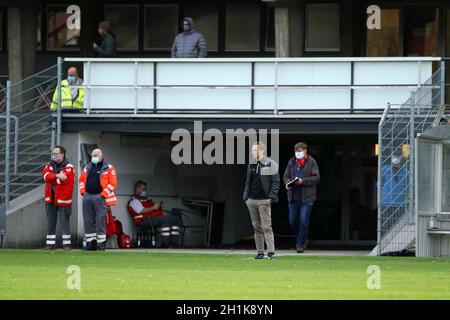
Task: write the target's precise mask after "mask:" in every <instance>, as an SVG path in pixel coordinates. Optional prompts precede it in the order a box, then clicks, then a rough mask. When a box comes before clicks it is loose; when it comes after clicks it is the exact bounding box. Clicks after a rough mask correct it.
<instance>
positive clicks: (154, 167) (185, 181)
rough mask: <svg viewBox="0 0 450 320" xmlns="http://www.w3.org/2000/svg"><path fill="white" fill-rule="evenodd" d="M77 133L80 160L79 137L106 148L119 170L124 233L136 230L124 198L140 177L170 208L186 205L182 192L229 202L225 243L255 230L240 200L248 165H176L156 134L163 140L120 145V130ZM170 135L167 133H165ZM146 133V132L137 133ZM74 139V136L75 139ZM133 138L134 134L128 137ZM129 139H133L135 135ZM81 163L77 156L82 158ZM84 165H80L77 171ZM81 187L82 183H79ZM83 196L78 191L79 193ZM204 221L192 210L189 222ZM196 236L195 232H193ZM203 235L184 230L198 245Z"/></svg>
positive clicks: (187, 240) (116, 211)
mask: <svg viewBox="0 0 450 320" xmlns="http://www.w3.org/2000/svg"><path fill="white" fill-rule="evenodd" d="M74 135H78V152H79V155H78V160H80V159H81V153H80V152H81V150H80V147H79V146H80V144H81V143H88V144H93V143H96V144H98V146H99V147H100V148H101V149H102V150H103V153H104V156H105V159H106V161H108V162H109V163H111V164H113V165H114V166H115V167H116V169H117V172H118V187H117V195H118V197H119V201H120V204H119V205H117V206H114V207H113V208H112V212H113V215H115V216H116V217H117V218H118V219H119V220H120V221H121V222H122V224H123V226H124V231H125V233H128V234H130V235H131V234H132V233H133V231H134V224H133V221H132V218H131V216H130V215H129V213H128V212H127V210H126V204H127V202H128V200H129V197H130V195H131V193H132V192H133V185H134V183H135V181H136V180H139V179H142V180H145V181H146V182H147V183H148V189H149V190H148V191H149V193H150V195H152V197H153V198H154V199H155V200H163V201H164V204H165V208H166V209H170V208H173V207H177V208H185V209H189V210H193V208H187V207H185V206H184V205H183V204H182V203H181V199H180V198H176V197H175V196H176V195H177V194H179V195H180V196H181V197H182V198H189V197H203V198H204V197H207V196H208V195H210V196H211V197H212V199H213V200H214V201H223V202H226V205H225V215H224V227H223V239H222V241H223V243H224V244H233V243H236V242H237V241H239V240H240V239H242V238H243V237H245V236H248V235H249V234H252V233H253V231H252V227H251V223H250V217H249V214H248V211H247V208H246V207H245V204H244V203H243V202H242V192H243V188H244V185H243V184H244V178H245V177H244V175H245V168H244V167H242V166H239V167H238V166H232V165H211V166H208V165H180V166H176V165H174V164H173V163H172V161H171V159H170V152H171V146H170V144H168V143H164V142H163V141H166V139H161V138H155V139H151V138H149V139H151V140H152V141H156V142H157V143H158V141H161V145H160V146H158V145H155V144H152V147H145V146H140V147H138V146H124V145H121V136H120V134H111V133H104V134H101V133H91V132H89V133H87V132H81V133H79V134H78V133H77V134H74ZM167 137H168V136H167ZM139 139H142V138H139ZM71 141H72V142H73V139H72V140H71ZM128 141H130V138H128ZM131 141H133V140H132V139H131ZM78 163H79V161H78ZM80 170H81V168H80V167H79V168H78V170H77V171H78V173H79V172H80ZM77 189H78V186H77ZM78 198H80V197H78ZM78 207H79V210H78V213H79V214H78V232H79V234H82V233H84V227H83V219H82V205H81V199H78ZM201 222H202V221H201V220H199V218H197V217H196V216H191V217H190V219H189V220H188V221H185V224H198V223H201ZM191 236H192V235H191ZM199 241H201V239H199V238H198V236H197V237H196V238H195V239H194V238H192V237H190V235H189V234H187V235H186V238H185V243H186V244H188V245H189V244H192V245H196V244H199V243H198V242H199Z"/></svg>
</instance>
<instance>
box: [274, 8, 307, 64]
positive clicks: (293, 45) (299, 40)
mask: <svg viewBox="0 0 450 320" xmlns="http://www.w3.org/2000/svg"><path fill="white" fill-rule="evenodd" d="M270 5H272V6H274V12H275V48H276V50H275V52H276V56H277V57H300V56H303V51H304V42H305V41H304V0H278V1H274V2H270Z"/></svg>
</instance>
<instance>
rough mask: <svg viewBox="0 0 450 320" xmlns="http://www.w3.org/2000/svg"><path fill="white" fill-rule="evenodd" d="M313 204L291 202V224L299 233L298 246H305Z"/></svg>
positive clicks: (297, 233)
mask: <svg viewBox="0 0 450 320" xmlns="http://www.w3.org/2000/svg"><path fill="white" fill-rule="evenodd" d="M313 205H314V203H313V202H301V201H291V202H290V203H289V224H290V225H291V227H292V230H294V232H295V234H296V235H297V240H296V246H297V248H299V247H301V248H304V247H305V241H306V239H307V238H308V232H309V220H310V218H311V210H312V208H313Z"/></svg>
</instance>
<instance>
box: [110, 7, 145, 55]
mask: <svg viewBox="0 0 450 320" xmlns="http://www.w3.org/2000/svg"><path fill="white" fill-rule="evenodd" d="M105 19H106V20H108V21H109V22H110V23H111V28H112V29H113V32H114V33H115V34H116V36H117V50H138V49H139V26H138V22H139V7H138V6H137V5H107V6H105Z"/></svg>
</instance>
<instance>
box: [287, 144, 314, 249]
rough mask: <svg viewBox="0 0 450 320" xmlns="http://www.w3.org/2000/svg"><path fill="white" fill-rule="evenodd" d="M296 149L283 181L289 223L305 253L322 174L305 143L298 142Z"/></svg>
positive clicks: (298, 246)
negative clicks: (287, 202) (287, 204)
mask: <svg viewBox="0 0 450 320" xmlns="http://www.w3.org/2000/svg"><path fill="white" fill-rule="evenodd" d="M294 151H295V156H294V157H292V158H291V159H290V160H289V162H288V164H287V167H286V170H285V171H284V176H283V181H284V184H285V185H286V190H287V196H288V201H289V224H290V225H291V227H292V229H294V232H295V234H296V235H297V242H296V245H297V253H303V252H304V250H305V241H306V239H307V237H308V230H309V219H310V217H311V210H312V207H313V205H314V201H316V186H317V184H318V183H319V181H320V174H319V167H318V166H317V162H316V160H314V158H313V157H311V156H310V155H308V154H307V145H306V144H305V143H303V142H299V143H297V144H296V145H295V146H294Z"/></svg>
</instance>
